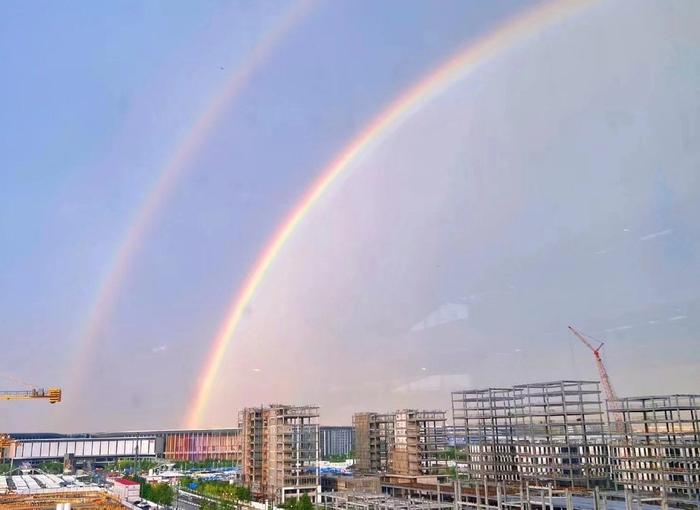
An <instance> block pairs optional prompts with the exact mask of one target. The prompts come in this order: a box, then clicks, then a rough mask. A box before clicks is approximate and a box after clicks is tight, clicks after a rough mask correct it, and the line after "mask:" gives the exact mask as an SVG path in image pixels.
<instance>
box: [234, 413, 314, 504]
mask: <svg viewBox="0 0 700 510" xmlns="http://www.w3.org/2000/svg"><path fill="white" fill-rule="evenodd" d="M318 419H319V409H318V407H316V406H290V405H281V404H273V405H270V406H268V407H249V408H245V409H243V410H242V411H241V413H240V415H239V425H240V427H241V430H242V438H243V480H244V483H246V484H247V485H248V486H249V487H250V489H251V491H252V493H253V495H254V496H255V497H257V498H265V499H267V500H269V501H271V502H273V503H283V502H284V501H286V500H287V499H289V498H291V497H293V498H299V497H301V495H302V494H307V495H308V496H309V497H310V498H311V500H312V501H316V500H317V495H318V493H320V491H321V481H320V471H319V453H320V450H319V425H318Z"/></svg>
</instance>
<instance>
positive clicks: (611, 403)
mask: <svg viewBox="0 0 700 510" xmlns="http://www.w3.org/2000/svg"><path fill="white" fill-rule="evenodd" d="M569 330H571V332H572V333H573V334H574V336H576V338H578V339H579V340H581V342H583V344H584V345H585V346H586V347H588V348H589V349H590V350H591V352H593V357H594V358H595V364H596V367H597V368H598V374H599V375H600V384H601V385H602V386H603V392H604V393H605V399H606V400H607V401H608V409H609V410H610V411H612V412H613V416H614V419H615V423H616V428H617V430H618V431H621V430H622V428H623V419H622V415H621V414H620V413H619V411H618V409H619V404H618V399H617V394H616V393H615V389H614V388H613V385H612V383H611V382H610V377H609V376H608V370H607V369H606V368H605V363H603V358H602V357H601V355H600V349H601V348H602V347H603V345H604V342H601V343H600V345H599V346H598V347H593V344H591V342H589V341H588V339H587V338H586V336H585V335H584V334H583V333H581V332H580V331H578V330H577V329H576V328H574V327H573V326H569Z"/></svg>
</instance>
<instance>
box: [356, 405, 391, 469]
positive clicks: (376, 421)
mask: <svg viewBox="0 0 700 510" xmlns="http://www.w3.org/2000/svg"><path fill="white" fill-rule="evenodd" d="M352 426H353V428H354V432H355V469H356V470H357V471H359V472H362V473H383V472H388V471H389V470H390V467H391V466H390V460H391V459H390V452H391V450H392V449H393V447H394V415H393V414H387V413H355V414H354V415H353V417H352Z"/></svg>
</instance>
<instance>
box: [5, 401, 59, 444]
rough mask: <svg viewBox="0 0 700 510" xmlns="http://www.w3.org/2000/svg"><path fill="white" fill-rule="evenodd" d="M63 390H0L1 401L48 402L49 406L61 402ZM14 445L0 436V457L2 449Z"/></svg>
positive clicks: (7, 437) (7, 438) (6, 438)
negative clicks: (37, 400) (36, 400)
mask: <svg viewBox="0 0 700 510" xmlns="http://www.w3.org/2000/svg"><path fill="white" fill-rule="evenodd" d="M61 397H62V392H61V388H32V389H30V390H21V391H3V390H0V400H34V399H41V400H48V401H49V404H57V403H59V402H60V401H61ZM11 444H12V440H11V439H10V437H9V436H7V435H5V434H0V457H1V456H2V455H1V454H2V451H1V450H2V449H3V448H8V447H9V446H10V445H11Z"/></svg>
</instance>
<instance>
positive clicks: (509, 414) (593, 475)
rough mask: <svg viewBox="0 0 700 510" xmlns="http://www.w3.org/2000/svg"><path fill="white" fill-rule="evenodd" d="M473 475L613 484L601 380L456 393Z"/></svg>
mask: <svg viewBox="0 0 700 510" xmlns="http://www.w3.org/2000/svg"><path fill="white" fill-rule="evenodd" d="M452 410H453V418H454V427H455V430H463V431H464V435H465V436H464V442H465V443H466V454H467V460H466V462H465V463H464V464H462V467H463V468H465V470H466V471H467V472H468V473H469V474H470V476H471V477H472V478H475V479H482V480H487V481H505V482H519V481H521V480H522V481H528V482H531V483H552V484H554V485H555V486H557V487H588V488H590V487H594V486H599V485H600V486H605V485H606V484H607V483H608V477H609V475H608V473H609V467H608V460H607V448H606V444H605V424H604V421H603V416H604V413H603V408H602V402H601V399H600V385H599V383H598V382H597V381H555V382H546V383H534V384H522V385H518V386H514V387H512V388H488V389H482V390H468V391H458V392H453V393H452Z"/></svg>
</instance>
